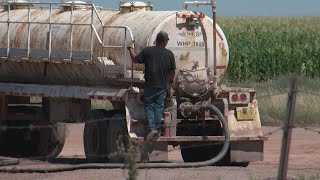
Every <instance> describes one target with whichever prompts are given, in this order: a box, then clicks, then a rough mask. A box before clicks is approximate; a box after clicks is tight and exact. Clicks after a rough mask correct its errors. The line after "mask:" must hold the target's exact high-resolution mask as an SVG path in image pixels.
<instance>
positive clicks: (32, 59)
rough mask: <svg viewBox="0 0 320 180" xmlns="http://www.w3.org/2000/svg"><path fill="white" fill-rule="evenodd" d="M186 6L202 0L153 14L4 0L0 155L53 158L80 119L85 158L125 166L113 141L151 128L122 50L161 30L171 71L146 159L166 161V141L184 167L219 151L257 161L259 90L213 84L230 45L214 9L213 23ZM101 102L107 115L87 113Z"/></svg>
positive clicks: (142, 9)
mask: <svg viewBox="0 0 320 180" xmlns="http://www.w3.org/2000/svg"><path fill="white" fill-rule="evenodd" d="M197 3H198V4H197ZM188 5H199V2H193V3H192V2H189V3H185V9H184V10H182V11H153V10H152V9H153V6H152V4H150V3H143V2H134V3H123V4H121V5H120V7H119V9H117V10H113V9H104V8H101V7H96V6H94V5H93V4H88V3H84V2H81V1H74V2H66V3H35V2H34V3H31V2H26V1H17V2H11V1H10V2H2V3H1V7H2V9H1V10H0V127H1V128H0V147H1V148H0V155H7V156H27V157H29V156H39V157H47V158H53V157H56V156H57V155H58V154H59V153H60V152H61V150H62V148H63V145H64V142H65V136H66V128H65V125H64V124H63V123H85V128H84V136H83V139H84V149H85V154H86V156H87V158H88V159H91V160H93V161H98V160H101V159H102V160H104V161H108V162H117V161H119V160H121V158H115V157H112V156H109V154H112V153H115V152H116V151H117V148H118V147H117V146H118V145H117V143H119V141H120V142H121V143H123V144H127V143H128V141H127V138H123V137H128V138H129V139H131V140H136V141H141V143H143V141H144V138H143V137H144V136H145V133H146V130H147V127H146V121H145V116H144V110H143V82H144V79H143V78H144V77H143V68H144V67H143V66H141V65H134V64H132V62H131V60H130V57H129V54H128V52H127V50H126V45H127V44H128V42H130V41H131V40H134V41H135V45H136V46H135V47H136V48H135V50H136V51H137V52H140V51H141V50H142V49H143V48H145V47H147V46H152V45H154V41H155V38H156V34H157V33H158V32H159V31H160V30H163V31H166V32H168V33H169V37H170V41H169V43H168V45H167V48H168V49H170V50H172V51H173V53H174V55H175V59H176V64H177V70H176V77H175V80H174V84H173V86H172V87H171V90H170V91H169V92H170V93H168V96H167V99H166V106H165V111H164V116H163V136H161V137H160V138H159V139H158V141H157V144H156V146H155V149H154V151H153V153H152V154H151V155H150V160H167V158H168V146H169V145H172V146H174V147H175V146H180V148H181V154H182V158H183V160H184V161H185V162H198V161H206V160H210V159H212V158H214V157H216V156H217V155H218V154H219V153H221V151H222V148H223V147H228V149H227V152H224V153H225V154H226V155H225V156H224V158H223V159H220V161H219V163H220V164H223V165H227V164H237V165H241V166H247V165H248V164H249V162H252V161H260V160H262V159H263V144H264V140H266V137H264V136H262V132H261V122H260V116H259V110H258V104H257V101H256V98H255V91H254V90H253V89H251V88H235V87H227V86H225V85H220V84H219V82H220V80H221V79H222V78H223V74H224V72H225V71H226V68H227V65H228V61H229V48H228V42H227V39H226V37H225V35H224V33H223V31H222V29H221V28H220V27H219V26H218V25H216V23H213V22H215V9H214V8H213V14H214V16H213V17H214V18H213V19H211V18H209V17H208V16H206V15H204V14H202V13H200V12H193V11H188V10H187V6H188ZM200 5H201V4H200ZM35 100H36V101H35ZM99 101H110V102H111V104H112V107H113V110H109V111H108V110H106V109H105V107H101V108H100V109H93V108H92V106H91V105H92V103H93V102H99ZM223 122H226V123H223ZM226 134H228V135H230V138H229V137H228V140H229V139H230V145H229V141H228V142H227V143H224V142H225V139H226V137H227V135H226ZM155 152H158V153H155ZM159 152H161V153H159Z"/></svg>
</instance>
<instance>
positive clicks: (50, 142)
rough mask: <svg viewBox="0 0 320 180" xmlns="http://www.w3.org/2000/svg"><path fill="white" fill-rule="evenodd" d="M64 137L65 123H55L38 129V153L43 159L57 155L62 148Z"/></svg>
mask: <svg viewBox="0 0 320 180" xmlns="http://www.w3.org/2000/svg"><path fill="white" fill-rule="evenodd" d="M52 125H53V124H52ZM65 139H66V125H65V124H56V125H53V126H51V127H49V128H43V129H41V131H40V145H39V148H38V152H39V155H40V156H42V157H43V158H45V159H51V158H55V157H57V156H58V155H59V154H60V152H61V151H62V149H63V146H64V143H65Z"/></svg>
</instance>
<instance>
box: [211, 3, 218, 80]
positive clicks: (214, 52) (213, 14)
mask: <svg viewBox="0 0 320 180" xmlns="http://www.w3.org/2000/svg"><path fill="white" fill-rule="evenodd" d="M216 15H217V6H216V1H215V0H213V1H212V20H213V69H214V71H213V76H217V16H216Z"/></svg>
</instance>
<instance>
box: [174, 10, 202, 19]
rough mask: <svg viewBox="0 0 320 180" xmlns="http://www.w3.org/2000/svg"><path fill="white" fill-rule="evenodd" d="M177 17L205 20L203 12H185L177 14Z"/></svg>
mask: <svg viewBox="0 0 320 180" xmlns="http://www.w3.org/2000/svg"><path fill="white" fill-rule="evenodd" d="M177 17H179V18H183V19H194V18H197V19H202V18H204V14H202V13H201V12H191V11H183V12H177Z"/></svg>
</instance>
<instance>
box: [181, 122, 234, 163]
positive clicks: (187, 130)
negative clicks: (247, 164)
mask: <svg viewBox="0 0 320 180" xmlns="http://www.w3.org/2000/svg"><path fill="white" fill-rule="evenodd" d="M207 125H208V126H207V127H205V128H204V129H203V127H200V126H198V127H197V125H196V123H195V122H191V121H187V120H186V121H183V122H181V123H180V124H178V126H177V135H178V136H202V135H208V136H221V135H222V134H223V133H222V132H223V130H222V128H221V125H220V122H219V121H211V122H210V124H207ZM204 132H205V134H203V133H204ZM216 143H218V142H211V144H210V142H196V143H186V144H181V145H180V148H181V156H182V159H183V161H184V162H202V161H206V160H209V159H212V158H214V157H215V156H217V155H218V154H219V152H220V151H221V149H222V147H223V145H222V144H216ZM229 157H230V153H229V152H228V153H227V154H226V155H225V157H224V158H222V160H220V161H219V162H217V163H216V164H214V165H216V166H225V165H230V163H229V161H228V159H230V158H229Z"/></svg>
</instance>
